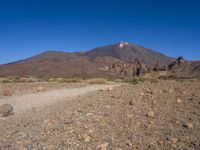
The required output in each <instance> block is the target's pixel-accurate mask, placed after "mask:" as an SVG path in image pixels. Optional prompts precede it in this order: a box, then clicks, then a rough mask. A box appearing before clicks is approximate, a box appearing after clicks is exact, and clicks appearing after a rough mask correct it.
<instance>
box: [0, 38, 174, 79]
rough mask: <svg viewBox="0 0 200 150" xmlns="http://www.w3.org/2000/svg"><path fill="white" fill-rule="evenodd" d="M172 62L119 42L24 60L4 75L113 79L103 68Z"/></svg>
mask: <svg viewBox="0 0 200 150" xmlns="http://www.w3.org/2000/svg"><path fill="white" fill-rule="evenodd" d="M172 61H173V59H172V58H171V57H168V56H165V55H163V54H161V53H159V52H156V51H154V50H151V49H147V48H144V47H142V46H138V45H135V44H130V43H128V42H119V43H116V44H113V45H108V46H103V47H98V48H95V49H92V50H89V51H86V52H75V53H67V52H60V51H47V52H44V53H42V54H39V55H36V56H33V57H31V58H28V59H25V60H22V61H18V62H14V63H10V64H5V65H0V76H1V77H2V76H13V75H15V76H16V75H17V76H30V75H34V76H39V77H49V76H65V77H99V76H112V75H113V74H111V73H110V72H109V71H108V70H106V69H103V68H108V67H109V66H112V65H113V64H119V63H123V64H134V63H136V62H137V63H140V64H145V65H146V66H149V67H151V66H154V65H156V64H158V63H159V64H161V65H168V64H169V63H171V62H172ZM121 69H123V68H121Z"/></svg>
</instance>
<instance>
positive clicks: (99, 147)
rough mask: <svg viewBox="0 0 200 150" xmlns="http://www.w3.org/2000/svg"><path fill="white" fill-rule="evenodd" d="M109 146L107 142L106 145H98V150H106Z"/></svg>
mask: <svg viewBox="0 0 200 150" xmlns="http://www.w3.org/2000/svg"><path fill="white" fill-rule="evenodd" d="M108 145H109V143H108V142H106V143H104V144H101V145H98V146H97V148H96V149H97V150H106V149H107V147H108Z"/></svg>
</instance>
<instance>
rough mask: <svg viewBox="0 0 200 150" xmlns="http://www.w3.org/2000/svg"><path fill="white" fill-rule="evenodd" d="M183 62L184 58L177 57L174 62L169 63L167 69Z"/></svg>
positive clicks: (176, 66)
mask: <svg viewBox="0 0 200 150" xmlns="http://www.w3.org/2000/svg"><path fill="white" fill-rule="evenodd" d="M184 63H185V59H184V58H183V57H178V58H177V59H176V60H175V61H174V62H172V63H171V64H169V66H168V69H169V70H172V69H175V68H178V67H180V66H181V65H183V64H184Z"/></svg>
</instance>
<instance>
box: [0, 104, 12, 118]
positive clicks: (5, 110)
mask: <svg viewBox="0 0 200 150" xmlns="http://www.w3.org/2000/svg"><path fill="white" fill-rule="evenodd" d="M12 114H13V106H12V105H10V104H3V105H1V106H0V117H6V116H9V115H12Z"/></svg>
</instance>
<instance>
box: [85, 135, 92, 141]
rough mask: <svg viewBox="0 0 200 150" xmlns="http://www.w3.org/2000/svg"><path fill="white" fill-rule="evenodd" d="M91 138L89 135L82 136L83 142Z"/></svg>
mask: <svg viewBox="0 0 200 150" xmlns="http://www.w3.org/2000/svg"><path fill="white" fill-rule="evenodd" d="M91 139H92V137H91V136H90V135H84V136H83V140H84V142H85V143H88V142H90V141H91Z"/></svg>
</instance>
